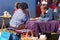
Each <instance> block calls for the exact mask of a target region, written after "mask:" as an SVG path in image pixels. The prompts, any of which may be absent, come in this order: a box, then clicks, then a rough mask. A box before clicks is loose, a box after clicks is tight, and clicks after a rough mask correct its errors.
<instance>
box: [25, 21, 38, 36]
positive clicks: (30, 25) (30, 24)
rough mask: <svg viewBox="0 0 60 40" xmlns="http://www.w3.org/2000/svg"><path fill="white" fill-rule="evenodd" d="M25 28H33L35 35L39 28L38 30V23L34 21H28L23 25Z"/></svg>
mask: <svg viewBox="0 0 60 40" xmlns="http://www.w3.org/2000/svg"><path fill="white" fill-rule="evenodd" d="M25 27H26V28H27V29H30V30H33V31H34V32H35V34H36V35H38V33H39V30H38V24H37V23H36V21H28V22H27V23H26V26H25Z"/></svg>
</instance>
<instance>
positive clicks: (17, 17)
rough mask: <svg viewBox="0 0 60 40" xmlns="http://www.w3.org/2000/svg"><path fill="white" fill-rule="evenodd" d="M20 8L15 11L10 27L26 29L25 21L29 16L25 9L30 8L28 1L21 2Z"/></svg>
mask: <svg viewBox="0 0 60 40" xmlns="http://www.w3.org/2000/svg"><path fill="white" fill-rule="evenodd" d="M18 6H19V7H20V8H19V9H18V10H17V11H16V12H15V14H14V15H13V16H12V19H11V20H10V27H12V28H15V29H24V26H25V23H26V22H27V21H28V19H29V17H28V16H27V15H26V14H25V12H24V10H26V9H27V8H28V5H27V3H24V2H23V3H21V4H20V5H18Z"/></svg>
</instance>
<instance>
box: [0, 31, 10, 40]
mask: <svg viewBox="0 0 60 40" xmlns="http://www.w3.org/2000/svg"><path fill="white" fill-rule="evenodd" d="M9 37H10V33H9V32H5V31H2V33H1V36H0V40H9Z"/></svg>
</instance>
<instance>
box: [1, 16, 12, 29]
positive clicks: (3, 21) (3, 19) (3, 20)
mask: <svg viewBox="0 0 60 40" xmlns="http://www.w3.org/2000/svg"><path fill="white" fill-rule="evenodd" d="M0 18H2V28H1V29H3V27H4V28H6V25H5V18H8V19H10V18H11V16H0Z"/></svg>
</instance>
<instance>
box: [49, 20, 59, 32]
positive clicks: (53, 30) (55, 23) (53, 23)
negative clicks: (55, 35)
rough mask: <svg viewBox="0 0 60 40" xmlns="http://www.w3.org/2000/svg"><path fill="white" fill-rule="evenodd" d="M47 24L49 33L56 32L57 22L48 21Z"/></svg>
mask: <svg viewBox="0 0 60 40" xmlns="http://www.w3.org/2000/svg"><path fill="white" fill-rule="evenodd" d="M49 23H50V26H51V32H57V30H58V25H59V22H58V21H50V22H49Z"/></svg>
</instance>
